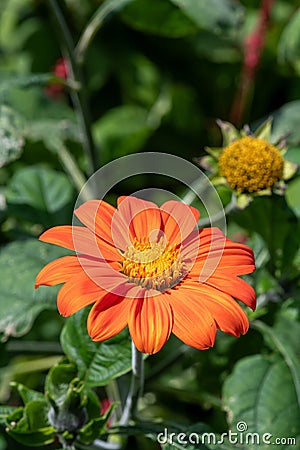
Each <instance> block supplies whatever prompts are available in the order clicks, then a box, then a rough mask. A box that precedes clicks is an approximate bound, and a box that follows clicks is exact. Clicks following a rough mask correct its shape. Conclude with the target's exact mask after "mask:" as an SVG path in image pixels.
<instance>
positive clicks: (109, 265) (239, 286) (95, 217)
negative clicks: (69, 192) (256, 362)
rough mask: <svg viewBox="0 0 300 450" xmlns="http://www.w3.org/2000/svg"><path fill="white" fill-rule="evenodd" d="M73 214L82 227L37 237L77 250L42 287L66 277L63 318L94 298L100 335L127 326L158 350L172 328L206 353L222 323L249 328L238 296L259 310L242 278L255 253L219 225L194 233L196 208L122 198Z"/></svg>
mask: <svg viewBox="0 0 300 450" xmlns="http://www.w3.org/2000/svg"><path fill="white" fill-rule="evenodd" d="M75 215H76V216H77V218H78V219H79V220H80V222H81V223H82V224H83V225H84V227H82V226H75V225H73V226H59V227H54V228H51V229H50V230H47V231H46V232H45V233H43V234H42V236H41V237H40V239H41V240H42V241H44V242H49V243H52V244H56V245H60V246H62V247H65V248H68V249H71V250H75V251H76V254H74V255H72V256H65V257H63V258H60V259H58V260H55V261H53V262H51V263H50V264H48V265H47V266H45V267H44V268H43V269H42V270H41V272H40V273H39V274H38V276H37V279H36V285H35V287H38V286H40V285H47V286H51V285H54V284H60V283H64V285H63V287H62V288H61V289H60V291H59V293H58V298H57V303H58V309H59V311H60V313H61V314H62V315H64V316H70V315H71V314H73V313H75V312H76V311H78V310H80V309H81V308H83V307H85V306H87V305H90V304H92V303H94V306H93V307H92V309H91V311H90V313H89V317H88V323H87V327H88V332H89V334H90V336H91V338H92V339H93V340H95V341H103V340H106V339H109V338H111V337H113V336H115V335H116V334H118V333H119V332H120V331H121V330H122V329H123V328H125V327H126V326H127V325H128V327H129V332H130V335H131V337H132V339H133V342H134V344H135V345H136V347H137V349H138V350H139V351H141V352H144V353H150V354H152V353H156V352H158V351H159V350H160V349H161V348H162V346H163V345H164V344H165V343H166V342H167V340H168V338H169V336H170V334H171V332H173V333H174V334H175V335H176V336H177V337H178V338H179V339H181V340H182V341H183V342H185V343H186V344H188V345H190V346H192V347H195V348H197V349H200V350H204V349H207V348H209V347H211V346H213V345H214V341H215V337H216V330H217V329H220V330H222V331H224V332H226V333H229V334H232V335H234V336H237V337H238V336H240V334H244V333H246V332H247V330H248V327H249V322H248V318H247V316H246V314H245V313H244V311H243V309H242V308H241V307H240V305H239V304H238V303H237V302H236V301H235V300H234V299H233V297H234V298H237V299H239V300H240V301H242V302H243V303H245V304H246V305H248V306H250V307H251V308H252V309H254V308H255V303H256V297H255V292H254V290H253V289H252V287H251V286H249V285H248V284H247V283H246V282H245V281H244V280H242V279H240V278H238V276H239V275H243V274H246V273H250V272H252V271H253V270H255V265H254V258H253V253H252V250H251V249H250V248H249V247H247V246H246V245H243V244H236V243H233V242H232V241H230V240H229V239H227V238H226V237H225V236H224V234H223V233H222V232H221V231H220V230H219V229H218V228H207V229H202V230H197V229H196V224H197V222H198V220H199V215H200V214H199V212H198V211H197V210H196V209H195V208H193V207H190V206H187V205H185V204H183V203H181V202H178V201H168V202H166V203H164V204H163V205H162V206H161V207H160V208H158V207H157V205H155V204H154V203H152V202H149V201H144V200H140V199H138V198H135V197H120V198H119V200H118V208H117V209H116V208H114V207H113V206H111V205H109V204H108V203H106V202H104V201H98V200H91V201H88V202H86V203H84V204H83V205H81V206H80V207H79V208H78V209H76V210H75Z"/></svg>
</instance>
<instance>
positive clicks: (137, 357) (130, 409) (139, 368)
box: [120, 342, 144, 426]
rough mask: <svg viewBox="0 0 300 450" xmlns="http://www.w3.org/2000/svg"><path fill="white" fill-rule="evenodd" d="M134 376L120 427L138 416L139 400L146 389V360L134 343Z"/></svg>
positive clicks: (132, 347)
mask: <svg viewBox="0 0 300 450" xmlns="http://www.w3.org/2000/svg"><path fill="white" fill-rule="evenodd" d="M131 352H132V353H131V355H132V356H131V358H132V375H131V383H130V387H129V392H128V395H127V398H126V402H125V406H124V410H123V414H122V417H121V419H120V425H123V426H124V425H127V424H128V422H129V420H130V418H131V417H134V416H135V414H136V409H137V404H138V400H139V398H140V396H141V394H142V392H143V389H144V358H143V354H142V353H140V352H139V351H138V349H137V348H136V346H135V345H134V343H133V342H132V344H131Z"/></svg>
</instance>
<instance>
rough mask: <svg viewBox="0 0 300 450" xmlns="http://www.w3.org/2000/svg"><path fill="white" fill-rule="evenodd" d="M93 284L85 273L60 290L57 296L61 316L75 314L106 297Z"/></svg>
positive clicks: (104, 293) (104, 292)
mask: <svg viewBox="0 0 300 450" xmlns="http://www.w3.org/2000/svg"><path fill="white" fill-rule="evenodd" d="M106 293H107V292H106V291H104V290H102V289H101V288H99V286H97V284H95V283H93V282H92V281H91V280H90V279H89V278H88V277H87V275H86V274H85V273H82V274H81V275H80V276H78V275H75V276H74V277H73V278H71V279H70V280H69V281H68V282H67V283H66V284H64V285H63V287H62V288H61V289H60V291H59V293H58V296H57V306H58V310H59V312H60V314H62V315H63V316H65V317H68V316H70V315H71V314H74V313H75V312H77V311H79V310H80V309H82V308H84V307H85V306H87V305H90V304H91V303H94V302H95V301H97V300H99V299H100V298H102V297H103V296H104V295H106Z"/></svg>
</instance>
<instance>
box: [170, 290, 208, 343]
mask: <svg viewBox="0 0 300 450" xmlns="http://www.w3.org/2000/svg"><path fill="white" fill-rule="evenodd" d="M168 293H169V297H168V301H169V304H170V306H171V308H172V311H173V314H174V325H173V330H172V331H173V333H174V334H175V335H176V336H177V337H178V338H179V339H181V340H182V341H183V342H184V343H185V344H187V345H190V346H191V347H195V348H198V349H199V350H206V349H207V348H209V347H212V346H213V345H214V342H215V338H216V324H215V321H214V318H213V316H212V314H211V313H210V311H209V310H208V309H207V308H206V307H205V306H204V305H203V302H202V301H201V297H200V295H199V294H198V293H197V292H194V291H192V290H189V289H182V285H179V286H178V288H175V289H171V290H170V291H168Z"/></svg>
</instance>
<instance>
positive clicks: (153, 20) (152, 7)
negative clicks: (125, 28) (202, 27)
mask: <svg viewBox="0 0 300 450" xmlns="http://www.w3.org/2000/svg"><path fill="white" fill-rule="evenodd" d="M121 17H122V18H123V20H124V21H125V22H126V23H128V24H129V25H130V26H132V27H133V28H136V29H138V30H140V31H143V32H146V33H151V34H155V35H159V36H166V37H171V38H178V37H182V36H186V35H189V34H194V33H196V32H197V29H198V28H197V26H196V24H195V23H194V22H193V21H192V20H191V19H190V18H189V17H187V16H186V15H185V14H184V13H183V12H182V11H181V10H180V9H179V8H177V7H176V6H175V5H173V4H172V3H171V2H170V1H168V0H159V1H157V0H154V1H153V0H134V1H132V2H131V3H130V4H129V5H127V6H125V8H124V9H123V11H122V13H121Z"/></svg>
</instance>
